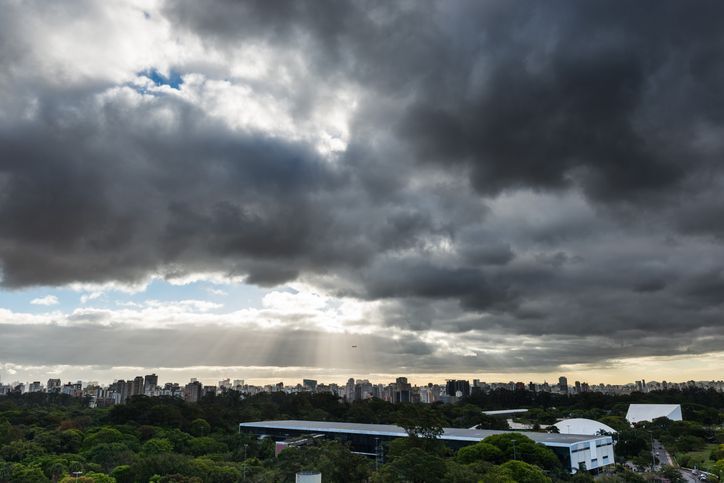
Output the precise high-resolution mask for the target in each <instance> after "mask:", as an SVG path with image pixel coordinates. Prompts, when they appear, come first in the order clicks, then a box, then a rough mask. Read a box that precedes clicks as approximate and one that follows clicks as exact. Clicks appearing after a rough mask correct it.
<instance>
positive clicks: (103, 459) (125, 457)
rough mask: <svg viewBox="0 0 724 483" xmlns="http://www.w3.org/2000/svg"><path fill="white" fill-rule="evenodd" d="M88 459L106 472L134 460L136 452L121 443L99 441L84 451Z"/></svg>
mask: <svg viewBox="0 0 724 483" xmlns="http://www.w3.org/2000/svg"><path fill="white" fill-rule="evenodd" d="M85 455H86V457H87V458H88V460H89V461H92V462H93V463H96V464H98V465H100V466H101V468H103V470H104V471H106V472H108V471H110V470H111V469H113V468H115V467H116V466H119V465H128V464H131V463H133V462H134V461H135V460H136V453H134V452H133V451H131V450H130V449H129V448H128V446H126V445H125V444H123V443H101V444H97V445H95V446H93V447H92V448H90V449H89V450H87V451H86V452H85Z"/></svg>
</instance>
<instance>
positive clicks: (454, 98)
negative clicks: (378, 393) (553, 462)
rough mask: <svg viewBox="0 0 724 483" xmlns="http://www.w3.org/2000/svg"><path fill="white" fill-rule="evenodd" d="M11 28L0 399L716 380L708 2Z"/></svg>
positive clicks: (62, 18)
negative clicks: (216, 388) (298, 387)
mask: <svg viewBox="0 0 724 483" xmlns="http://www.w3.org/2000/svg"><path fill="white" fill-rule="evenodd" d="M0 11H2V15H0V281H1V282H0V283H1V286H0V379H2V381H4V382H8V381H11V380H15V379H18V380H32V379H41V380H43V381H44V380H45V379H47V377H49V375H51V374H53V375H58V376H60V377H62V378H64V379H71V378H72V379H79V378H80V379H84V380H88V379H96V380H101V381H105V382H109V381H112V380H113V379H114V378H117V377H131V376H134V375H137V374H143V373H147V372H149V371H156V372H157V373H159V375H160V378H161V380H164V381H165V380H179V381H183V380H185V379H186V378H187V377H193V376H196V377H200V378H202V379H206V380H208V381H215V380H218V378H221V377H232V378H245V379H247V380H250V381H266V380H285V381H288V382H295V381H296V380H297V379H299V378H301V377H302V376H316V377H319V378H321V379H324V380H329V381H331V380H336V381H341V380H344V379H346V377H349V376H353V377H367V376H369V377H372V378H373V379H375V380H385V379H386V378H388V377H394V376H395V375H412V376H413V379H415V380H416V381H420V382H427V380H442V379H444V378H445V377H446V376H448V375H452V374H460V375H466V376H469V377H479V378H480V379H483V380H494V379H495V380H500V379H502V380H506V381H507V380H510V379H514V380H518V379H525V380H528V379H533V380H538V381H542V380H543V379H546V378H547V379H548V380H549V381H550V380H551V378H552V377H554V376H557V375H559V374H567V375H569V376H570V377H576V378H581V379H582V380H589V381H591V382H601V381H603V382H628V381H632V380H634V379H637V378H642V377H643V378H646V379H658V380H660V379H668V380H686V379H706V378H708V379H711V378H720V377H721V374H722V368H723V367H724V352H722V351H723V348H724V323H723V320H724V319H723V317H724V163H723V162H722V161H724V159H723V155H724V96H723V95H722V91H721V86H722V85H724V29H722V28H721V26H722V22H723V21H724V4H723V3H721V2H715V1H701V2H697V3H696V4H690V3H686V2H680V1H663V2H661V1H655V2H654V1H637V2H633V3H632V2H610V1H587V2H576V1H566V2H564V1H551V2H533V1H531V2H528V1H519V2H509V1H502V0H501V1H498V0H486V1H479V0H471V1H463V0H460V1H441V2H434V1H400V2H388V1H379V2H377V1H372V0H364V1H363V0H361V1H356V2H345V1H321V0H320V1H313V2H312V1H310V2H294V3H289V4H281V3H279V2H267V1H264V0H258V1H244V2H238V1H217V2H213V3H207V2H197V1H195V0H176V1H169V2H164V1H153V2H149V1H145V0H144V1H140V0H138V1H120V0H119V1H116V0H113V1H104V2H98V1H80V0H78V1H76V0H71V1H67V2H52V1H40V0H37V1H33V0H28V1H20V0H0ZM353 345H354V346H357V347H356V348H353V347H352V346H353Z"/></svg>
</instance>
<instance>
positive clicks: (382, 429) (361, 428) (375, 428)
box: [239, 420, 606, 446]
mask: <svg viewBox="0 0 724 483" xmlns="http://www.w3.org/2000/svg"><path fill="white" fill-rule="evenodd" d="M239 428H256V429H281V430H290V431H309V432H326V433H355V434H369V435H375V436H392V437H399V438H404V437H406V436H407V433H406V432H405V430H404V429H403V428H401V427H400V426H395V425H392V424H359V423H338V422H331V421H299V420H286V421H257V422H252V423H240V424H239ZM443 431H444V432H443V434H442V436H441V437H440V439H444V440H456V441H481V440H483V439H485V438H487V437H488V436H492V435H494V434H505V433H513V432H515V433H519V434H523V435H525V436H527V437H529V438H530V439H532V440H533V441H535V442H536V443H542V444H545V445H547V446H568V445H571V444H574V443H581V442H583V441H591V440H593V439H599V438H606V436H590V435H581V434H556V433H535V432H529V431H497V430H492V429H465V428H443Z"/></svg>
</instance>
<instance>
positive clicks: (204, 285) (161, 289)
mask: <svg viewBox="0 0 724 483" xmlns="http://www.w3.org/2000/svg"><path fill="white" fill-rule="evenodd" d="M270 291H271V290H270V289H265V288H260V287H256V286H254V285H247V284H243V283H221V284H219V283H210V282H206V281H197V282H192V283H188V284H185V285H174V284H171V283H169V282H167V281H165V280H160V279H155V280H153V281H152V282H150V283H149V284H148V286H147V287H146V289H145V290H143V291H139V292H135V293H128V292H123V291H118V290H106V291H104V292H103V293H102V294H101V295H100V296H98V297H95V298H92V299H91V298H89V299H88V300H86V301H85V303H83V302H81V297H83V296H84V295H86V296H87V295H89V294H90V293H92V292H82V291H77V290H72V289H70V288H63V287H60V288H59V287H33V288H27V289H20V290H0V308H3V309H7V310H10V311H12V312H18V313H31V314H41V313H47V312H56V311H58V312H63V313H66V314H67V313H71V312H73V310H75V309H77V308H79V307H95V308H99V309H109V310H117V309H119V308H120V307H122V306H123V304H126V303H128V302H133V303H134V304H138V305H143V304H144V303H145V302H146V301H149V300H158V301H163V302H174V301H181V300H204V301H209V302H214V303H218V304H221V305H223V307H220V308H219V309H217V310H214V312H219V313H224V312H231V311H235V310H241V309H246V308H252V309H258V308H261V307H262V299H263V298H264V296H265V295H266V294H267V293H269V292H270ZM48 297H51V299H48ZM33 300H36V301H37V300H51V301H55V300H57V303H52V304H49V305H43V304H38V303H35V304H34V303H32V302H33Z"/></svg>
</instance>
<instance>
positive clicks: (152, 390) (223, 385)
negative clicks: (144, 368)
mask: <svg viewBox="0 0 724 483" xmlns="http://www.w3.org/2000/svg"><path fill="white" fill-rule="evenodd" d="M690 388H699V389H713V390H715V391H719V392H724V381H685V382H679V383H676V382H670V381H662V382H657V381H649V382H646V381H645V380H644V379H641V380H639V381H635V382H633V383H630V384H622V385H618V384H589V383H587V382H585V381H575V382H574V383H573V385H572V386H569V385H568V379H567V378H566V377H565V376H561V377H560V378H559V379H558V384H553V385H551V384H549V383H548V382H546V381H543V382H542V383H536V382H534V381H530V382H528V383H527V384H525V383H523V382H520V381H519V382H514V381H509V382H490V383H487V382H485V381H482V380H480V379H473V381H472V385H471V384H470V382H469V381H468V380H465V379H451V380H448V381H446V382H445V384H434V383H432V382H430V383H428V384H425V385H421V386H417V385H413V384H411V383H410V382H409V381H408V379H407V378H406V377H398V378H396V379H395V381H394V382H391V383H388V384H380V383H373V382H371V381H370V380H368V379H358V380H355V379H354V378H350V379H348V380H347V383H346V384H344V385H338V384H336V383H329V384H325V383H321V382H319V381H317V380H316V379H303V380H302V381H301V384H295V385H285V384H284V383H283V382H278V383H276V384H267V385H264V386H256V385H251V384H247V383H246V382H245V380H244V379H234V380H233V382H232V380H231V379H228V378H227V379H223V380H221V381H218V383H217V384H216V385H203V384H202V383H201V382H200V381H198V380H197V379H195V378H193V379H191V381H190V382H189V383H188V384H185V385H180V384H179V383H177V382H167V383H165V384H163V385H162V386H161V385H159V383H158V376H157V375H156V374H149V375H146V376H137V377H135V378H133V379H131V380H123V379H119V380H116V381H114V382H113V383H112V384H109V385H107V386H103V385H101V384H99V383H98V382H95V381H88V382H86V383H83V382H81V381H76V382H67V383H65V384H63V383H62V382H61V380H60V379H55V378H51V379H48V382H47V384H46V385H45V386H43V384H41V382H40V381H32V382H19V381H15V382H12V383H10V384H5V383H2V381H0V396H3V395H8V394H12V393H19V394H22V393H50V394H52V393H56V394H57V393H61V394H65V395H68V396H71V397H77V398H88V404H89V405H90V406H91V407H96V406H110V405H114V404H124V403H126V402H127V401H128V399H129V398H131V397H135V396H147V397H175V398H180V399H184V400H186V401H188V402H198V401H199V400H201V399H202V398H204V397H208V396H212V395H217V394H223V393H226V392H228V391H237V392H238V393H239V394H240V397H247V396H253V395H255V394H259V393H263V392H285V393H299V392H312V393H330V394H334V395H335V396H338V397H339V398H341V399H343V400H346V401H348V402H353V401H361V400H365V399H371V398H377V399H382V400H383V401H388V402H391V403H422V404H432V403H435V402H443V403H452V402H456V401H458V400H460V399H463V398H466V397H469V396H475V394H480V393H487V392H490V391H497V390H500V389H504V390H508V391H530V392H536V393H538V392H544V393H558V394H561V395H575V394H582V393H587V392H598V393H604V394H614V395H620V394H631V393H634V392H642V393H646V392H651V391H661V390H684V389H690Z"/></svg>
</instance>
